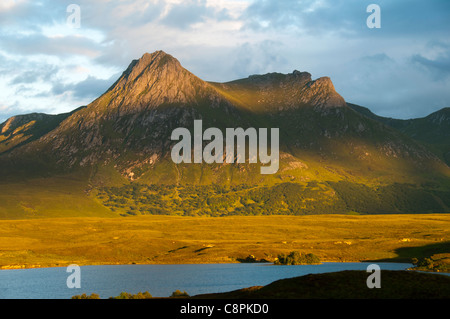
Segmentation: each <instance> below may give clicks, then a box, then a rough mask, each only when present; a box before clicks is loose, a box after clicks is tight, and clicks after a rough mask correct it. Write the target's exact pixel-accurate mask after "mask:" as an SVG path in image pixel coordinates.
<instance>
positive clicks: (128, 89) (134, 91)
mask: <svg viewBox="0 0 450 319" xmlns="http://www.w3.org/2000/svg"><path fill="white" fill-rule="evenodd" d="M206 85H207V84H206V83H205V82H204V81H202V80H200V79H199V78H198V77H196V76H195V75H193V74H192V73H191V72H189V71H188V70H186V69H185V68H183V67H182V66H181V63H180V62H179V61H178V60H177V59H176V58H174V57H173V56H171V55H170V54H167V53H165V52H164V51H155V52H153V53H145V54H144V55H142V57H141V58H140V59H138V60H133V61H132V62H131V63H130V65H129V66H128V68H127V69H126V70H125V71H124V72H123V74H122V75H121V77H120V78H119V79H118V80H117V81H116V82H115V83H114V84H113V85H112V86H111V87H110V88H109V90H108V91H107V92H106V93H105V94H104V96H102V98H101V99H100V100H103V102H104V103H102V101H99V103H100V104H107V105H108V107H112V108H116V107H121V108H122V109H125V108H129V107H132V108H142V107H145V108H147V107H153V106H158V105H163V104H174V103H175V104H186V103H189V102H193V101H194V100H195V98H196V94H197V93H198V91H199V88H201V87H205V86H206Z"/></svg>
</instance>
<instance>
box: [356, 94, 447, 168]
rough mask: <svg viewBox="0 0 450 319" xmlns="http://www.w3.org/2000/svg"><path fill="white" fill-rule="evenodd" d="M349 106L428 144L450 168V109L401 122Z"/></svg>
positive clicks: (359, 107) (365, 109) (360, 107)
mask: <svg viewBox="0 0 450 319" xmlns="http://www.w3.org/2000/svg"><path fill="white" fill-rule="evenodd" d="M348 105H349V106H350V107H351V108H352V109H354V110H355V111H357V112H359V113H361V114H363V115H366V116H367V117H369V118H371V119H374V120H377V121H379V122H381V123H383V124H386V125H388V126H390V127H393V128H395V129H397V130H399V131H400V132H402V133H403V134H405V135H408V136H409V137H411V138H413V139H415V140H417V141H420V142H422V143H424V144H426V145H427V146H428V147H429V148H430V149H431V150H432V151H434V153H435V154H436V155H438V156H439V157H440V158H441V159H443V160H444V161H445V162H446V163H447V165H449V166H450V107H446V108H443V109H441V110H439V111H436V112H434V113H432V114H430V115H428V116H426V117H423V118H417V119H409V120H399V119H392V118H387V117H382V116H378V115H376V114H374V113H372V112H371V111H370V110H369V109H367V108H365V107H362V106H359V105H355V104H350V103H349V104H348Z"/></svg>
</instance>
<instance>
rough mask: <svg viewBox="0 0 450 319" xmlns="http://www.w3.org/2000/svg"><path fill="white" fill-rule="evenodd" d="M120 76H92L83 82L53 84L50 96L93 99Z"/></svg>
mask: <svg viewBox="0 0 450 319" xmlns="http://www.w3.org/2000/svg"><path fill="white" fill-rule="evenodd" d="M119 76H120V74H114V75H113V76H111V77H110V78H109V79H99V78H96V77H94V76H90V75H89V76H88V77H87V78H86V79H85V80H83V81H81V82H78V83H71V84H66V85H64V84H60V83H55V84H54V86H53V87H52V90H51V92H49V93H51V94H55V95H61V94H70V95H71V96H72V97H73V98H76V99H82V100H87V99H94V98H97V97H98V96H100V95H101V94H103V93H105V91H106V90H107V89H108V88H109V87H110V86H111V85H112V84H113V83H114V82H115V81H116V80H117V79H118V78H119Z"/></svg>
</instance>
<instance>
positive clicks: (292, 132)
mask: <svg viewBox="0 0 450 319" xmlns="http://www.w3.org/2000/svg"><path fill="white" fill-rule="evenodd" d="M196 119H202V120H203V129H206V128H208V127H217V128H219V129H221V130H222V132H225V129H226V128H237V127H242V128H244V129H246V128H249V127H255V128H269V129H270V128H279V130H280V168H279V170H278V172H277V173H276V174H273V175H261V174H260V169H259V166H260V165H259V164H249V163H242V164H238V163H234V164H226V163H224V164H205V163H203V164H179V165H176V164H174V163H173V161H172V160H171V158H170V152H171V148H172V146H173V145H174V144H175V143H176V141H172V140H171V138H170V136H171V133H172V131H173V130H174V129H175V128H178V127H186V128H188V129H189V130H190V131H191V132H192V130H193V122H194V120H196ZM1 127H2V128H4V127H7V125H6V124H5V123H4V124H2V126H1ZM8 130H10V129H8ZM5 132H6V130H5ZM8 132H9V131H8ZM205 144H207V143H206V142H204V145H205ZM269 145H270V144H269ZM0 164H1V165H0V176H1V177H2V179H1V180H0V200H3V202H4V203H6V202H7V203H10V205H9V206H8V207H6V206H5V205H3V207H2V205H0V215H2V209H3V216H4V217H8V216H22V217H29V211H30V210H29V209H28V208H29V207H33V209H32V211H33V216H38V217H39V216H46V214H47V210H48V209H49V208H50V210H51V211H55V207H60V206H58V205H60V204H55V203H53V204H52V197H51V196H50V197H49V203H48V204H47V205H42V206H40V207H35V205H34V204H33V196H32V195H33V194H41V193H40V192H41V191H42V189H39V191H37V190H36V189H35V188H34V185H40V187H42V184H43V183H44V182H43V181H44V180H46V181H48V182H49V183H50V184H52V183H56V184H57V183H61V182H62V181H64V180H65V181H66V183H65V185H64V188H61V189H66V191H65V192H62V193H61V194H60V195H61V196H62V198H67V199H68V200H70V201H73V198H79V199H80V202H86V203H87V204H86V206H85V207H89V204H88V203H89V202H90V203H91V204H92V207H94V208H93V211H92V214H93V215H96V214H98V213H96V212H99V211H102V214H105V213H106V214H109V213H110V214H113V215H117V216H120V215H123V216H130V215H135V214H148V213H162V214H180V215H186V214H187V215H196V214H210V215H214V216H222V215H227V214H305V213H323V212H327V213H336V212H350V211H356V212H359V213H393V212H423V211H430V212H440V211H448V210H449V207H450V203H448V200H446V198H448V197H449V196H447V195H450V193H449V192H448V191H449V187H450V185H449V184H450V169H449V167H448V166H446V165H445V164H444V163H442V161H440V160H439V158H438V157H437V156H435V155H434V154H433V153H431V152H430V151H428V150H427V148H425V147H424V146H423V145H422V144H420V143H418V142H416V141H414V140H413V139H411V138H409V137H407V136H406V135H404V134H402V133H400V132H398V131H397V130H396V129H394V128H390V127H387V126H386V125H384V124H383V123H380V121H378V120H375V119H371V118H369V117H367V116H365V115H362V114H360V113H359V112H357V111H355V110H354V109H352V108H351V107H349V106H348V105H347V103H346V102H345V100H344V99H343V97H341V96H340V95H339V94H338V93H337V92H336V91H335V89H334V86H333V84H332V82H331V80H330V79H329V78H327V77H324V78H319V79H316V80H312V78H311V75H310V74H309V73H307V72H299V71H294V72H293V73H290V74H280V73H270V74H265V75H255V76H250V77H249V78H246V79H240V80H236V81H232V82H228V83H213V82H206V81H203V80H201V79H199V78H198V77H196V76H195V75H193V74H192V73H191V72H189V71H188V70H186V69H184V68H183V67H182V66H181V64H180V63H179V61H178V60H176V59H175V58H174V57H172V56H170V55H168V54H166V53H164V52H162V51H156V52H154V53H152V54H148V53H146V54H144V55H143V56H142V57H141V58H140V59H139V60H134V61H132V63H131V64H130V65H129V67H128V68H127V70H125V71H124V73H123V74H122V75H121V77H120V78H119V79H118V80H117V81H116V82H115V83H114V84H113V85H112V86H111V87H110V88H109V89H108V90H107V91H106V92H105V93H104V94H103V95H101V96H100V97H99V98H98V99H96V100H95V101H93V102H92V103H90V104H89V105H87V106H86V107H84V108H81V109H78V110H75V111H74V112H72V113H71V114H69V115H67V116H66V115H64V116H61V118H60V121H59V122H57V123H56V124H55V125H54V127H50V128H49V129H48V130H47V131H45V130H43V131H42V134H40V135H39V134H37V135H36V136H35V138H34V139H33V140H32V141H31V140H30V141H29V142H28V143H27V142H23V144H21V145H17V147H14V148H11V149H10V150H9V151H8V152H5V153H3V154H0ZM44 184H45V183H44ZM11 185H15V187H13V188H11V187H10V186H11ZM71 185H76V187H75V186H74V187H73V188H71ZM83 185H84V186H83ZM9 188H11V189H15V192H14V193H12V192H13V191H12V190H9ZM19 189H20V191H19ZM54 189H55V188H53V191H52V192H54ZM21 192H26V193H28V194H30V196H28V197H26V198H24V197H23V196H22V197H21V198H20V199H18V196H21V195H20V193H21ZM52 192H50V191H49V193H50V194H51V193H52ZM275 194H276V196H275ZM418 201H419V202H418ZM59 203H60V202H59ZM55 205H56V206H55ZM46 209H47V210H46ZM77 209H79V208H74V210H73V214H74V215H76V214H77V211H76V210H77ZM64 214H67V213H64ZM83 214H89V212H85V211H84V212H83Z"/></svg>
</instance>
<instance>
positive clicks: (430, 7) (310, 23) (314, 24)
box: [242, 0, 450, 37]
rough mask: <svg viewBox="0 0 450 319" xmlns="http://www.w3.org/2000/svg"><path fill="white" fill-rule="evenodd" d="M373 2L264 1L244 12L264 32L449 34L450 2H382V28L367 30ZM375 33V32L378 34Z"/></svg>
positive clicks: (250, 24) (249, 22) (248, 22)
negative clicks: (370, 5)
mask: <svg viewBox="0 0 450 319" xmlns="http://www.w3.org/2000/svg"><path fill="white" fill-rule="evenodd" d="M371 3H374V2H373V1H367V0H364V1H361V0H333V1H331V0H285V1H278V0H262V1H254V2H253V3H252V4H251V5H250V6H249V7H248V8H247V10H246V11H245V12H244V13H243V16H242V19H243V20H244V21H246V24H245V27H246V28H250V29H254V30H259V31H264V30H283V29H294V30H297V31H299V32H304V33H306V34H322V33H332V34H333V33H337V34H340V35H341V36H350V37H353V36H362V35H364V36H366V35H370V36H375V37H380V36H382V37H390V36H396V35H403V36H405V35H406V34H408V35H411V36H413V35H418V34H422V35H429V32H431V31H433V32H439V33H441V34H445V33H446V32H447V33H448V31H450V18H449V14H448V12H450V1H447V0H430V1H420V0H397V1H391V0H378V1H376V2H375V3H376V4H378V5H379V6H380V7H381V21H382V27H381V29H379V30H371V29H369V28H367V25H366V19H367V17H368V16H369V15H370V13H367V12H366V8H367V6H368V5H369V4H371ZM374 31H375V32H374Z"/></svg>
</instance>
